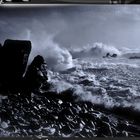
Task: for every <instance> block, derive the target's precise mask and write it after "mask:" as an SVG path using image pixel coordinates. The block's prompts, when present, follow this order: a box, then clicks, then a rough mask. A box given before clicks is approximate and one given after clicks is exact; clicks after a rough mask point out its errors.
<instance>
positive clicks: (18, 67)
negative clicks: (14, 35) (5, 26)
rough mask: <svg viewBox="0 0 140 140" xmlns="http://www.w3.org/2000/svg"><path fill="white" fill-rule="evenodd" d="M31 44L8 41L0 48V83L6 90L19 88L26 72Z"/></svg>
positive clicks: (28, 42) (21, 41) (20, 41)
mask: <svg viewBox="0 0 140 140" xmlns="http://www.w3.org/2000/svg"><path fill="white" fill-rule="evenodd" d="M30 51H31V42H30V41H25V40H9V39H8V40H6V41H5V42H4V45H3V47H1V48H0V82H1V83H2V84H3V85H5V86H6V88H9V89H10V88H17V87H18V86H19V83H20V81H21V80H22V77H23V74H24V72H25V69H26V66H27V62H28V57H29V54H30Z"/></svg>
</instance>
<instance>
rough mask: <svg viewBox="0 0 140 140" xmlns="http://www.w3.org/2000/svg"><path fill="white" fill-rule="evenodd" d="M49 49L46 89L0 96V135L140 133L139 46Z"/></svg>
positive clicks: (111, 134)
mask: <svg viewBox="0 0 140 140" xmlns="http://www.w3.org/2000/svg"><path fill="white" fill-rule="evenodd" d="M48 50H49V51H48V53H47V54H46V56H44V57H45V60H46V63H47V66H48V69H47V70H48V78H49V79H48V83H49V84H50V88H49V90H48V88H46V85H42V86H41V87H40V89H39V90H38V91H35V92H32V93H31V98H27V97H22V98H21V97H20V93H19V94H18V95H17V94H16V95H9V96H4V95H0V106H1V109H0V136H6V137H7V136H14V137H19V136H20V137H25V136H34V137H37V138H48V137H80V138H81V137H84V138H91V137H121V136H131V137H136V136H140V86H139V85H140V53H138V51H137V50H132V49H125V50H118V49H117V48H115V47H112V46H107V45H104V44H102V43H94V44H93V45H92V46H88V47H87V46H86V47H85V48H81V49H80V50H74V49H73V50H72V49H71V50H69V51H68V50H67V49H62V48H59V47H58V46H57V45H56V46H55V47H54V48H53V49H48ZM50 51H53V53H52V52H51V53H50ZM50 54H53V55H50ZM55 54H57V55H55ZM107 54H108V55H107ZM58 70H59V71H58Z"/></svg>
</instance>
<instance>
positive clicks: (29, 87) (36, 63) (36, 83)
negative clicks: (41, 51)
mask: <svg viewBox="0 0 140 140" xmlns="http://www.w3.org/2000/svg"><path fill="white" fill-rule="evenodd" d="M47 80H48V77H47V68H46V63H45V61H44V58H43V57H42V56H40V55H38V56H36V57H35V58H34V60H33V61H32V63H31V64H30V65H29V67H28V69H27V72H26V74H25V76H24V80H23V81H24V83H23V84H24V85H23V86H25V87H24V90H25V91H28V92H31V91H33V90H38V89H39V88H40V87H41V85H42V84H43V83H46V82H47Z"/></svg>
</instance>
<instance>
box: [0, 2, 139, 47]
mask: <svg viewBox="0 0 140 140" xmlns="http://www.w3.org/2000/svg"><path fill="white" fill-rule="evenodd" d="M139 23H140V8H139V7H138V6H107V5H104V6H102V5H101V6H99V5H93V6H89V5H86V6H54V7H52V6H48V7H45V6H44V7H19V8H18V7H1V9H0V34H1V36H0V41H1V42H3V41H4V40H5V39H6V38H13V39H31V40H32V41H34V42H35V43H36V44H37V43H38V41H40V42H43V40H45V39H46V38H47V37H48V36H50V35H52V36H53V38H54V41H55V42H57V43H58V44H59V45H60V46H63V47H81V46H84V45H86V44H88V43H93V42H103V43H107V44H113V45H116V46H126V47H132V46H133V47H134V46H135V47H137V46H138V45H139V38H138V36H140V29H139ZM35 43H34V44H35ZM38 45H40V44H38Z"/></svg>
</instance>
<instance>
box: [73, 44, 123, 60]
mask: <svg viewBox="0 0 140 140" xmlns="http://www.w3.org/2000/svg"><path fill="white" fill-rule="evenodd" d="M71 53H72V56H73V58H84V57H86V58H87V57H89V58H93V57H103V56H106V54H107V53H109V54H110V55H113V54H116V55H118V56H120V55H121V51H119V50H118V49H117V48H115V47H114V46H109V45H105V44H103V43H94V44H93V45H92V46H90V45H88V46H85V48H83V49H82V50H77V51H71Z"/></svg>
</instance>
